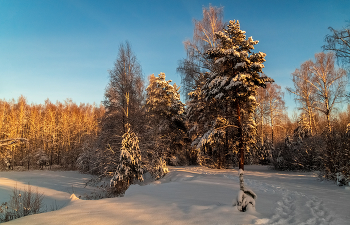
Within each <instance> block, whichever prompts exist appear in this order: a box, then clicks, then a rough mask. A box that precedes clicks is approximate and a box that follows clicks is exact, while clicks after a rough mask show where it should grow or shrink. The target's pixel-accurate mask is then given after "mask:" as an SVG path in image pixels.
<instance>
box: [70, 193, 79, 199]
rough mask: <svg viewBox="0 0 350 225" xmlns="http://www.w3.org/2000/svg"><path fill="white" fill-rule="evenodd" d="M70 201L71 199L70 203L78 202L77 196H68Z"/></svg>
mask: <svg viewBox="0 0 350 225" xmlns="http://www.w3.org/2000/svg"><path fill="white" fill-rule="evenodd" d="M70 199H71V201H77V200H80V199H79V198H78V197H77V196H75V194H72V195H71V196H70Z"/></svg>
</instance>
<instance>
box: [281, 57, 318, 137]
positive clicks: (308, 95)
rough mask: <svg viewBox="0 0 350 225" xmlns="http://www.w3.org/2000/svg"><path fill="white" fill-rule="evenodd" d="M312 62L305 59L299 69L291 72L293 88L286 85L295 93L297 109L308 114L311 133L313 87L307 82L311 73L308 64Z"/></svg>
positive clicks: (313, 102) (313, 105) (310, 77)
mask: <svg viewBox="0 0 350 225" xmlns="http://www.w3.org/2000/svg"><path fill="white" fill-rule="evenodd" d="M311 64H312V62H311V61H306V62H304V63H303V64H302V65H301V66H300V69H296V70H295V71H294V73H292V81H293V84H294V88H291V87H287V88H286V89H287V91H288V92H289V93H291V94H294V95H295V101H296V102H297V103H299V110H302V111H303V112H304V113H305V114H306V115H307V116H308V126H309V129H310V132H311V135H312V134H313V127H314V126H312V125H313V123H312V121H313V116H314V113H313V109H314V107H315V103H316V102H315V101H316V99H315V88H314V86H313V85H312V84H311V83H310V82H309V81H310V80H312V73H311V71H310V66H311Z"/></svg>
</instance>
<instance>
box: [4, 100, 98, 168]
mask: <svg viewBox="0 0 350 225" xmlns="http://www.w3.org/2000/svg"><path fill="white" fill-rule="evenodd" d="M104 111H105V110H104V107H103V106H98V107H97V106H94V105H90V104H80V105H77V104H76V103H74V102H72V101H71V100H66V101H65V102H64V103H62V102H56V104H54V103H52V102H50V101H49V100H46V101H45V104H43V105H41V104H28V103H27V100H26V98H25V97H23V96H20V97H19V98H18V99H17V100H11V101H5V100H0V140H14V141H12V142H7V144H6V145H2V146H0V158H1V159H2V160H1V161H0V168H2V169H4V168H7V169H13V167H15V166H24V167H25V168H27V169H31V168H40V167H44V166H47V167H51V166H52V165H61V166H63V167H67V168H74V167H75V163H76V160H77V158H78V156H79V154H80V152H81V151H82V150H81V149H82V147H83V145H86V144H88V143H89V142H92V141H93V140H94V139H95V138H96V136H97V134H98V133H99V130H100V128H99V125H98V121H99V120H100V118H101V116H102V115H103V114H104ZM19 138H20V139H21V140H19ZM16 140H18V141H16Z"/></svg>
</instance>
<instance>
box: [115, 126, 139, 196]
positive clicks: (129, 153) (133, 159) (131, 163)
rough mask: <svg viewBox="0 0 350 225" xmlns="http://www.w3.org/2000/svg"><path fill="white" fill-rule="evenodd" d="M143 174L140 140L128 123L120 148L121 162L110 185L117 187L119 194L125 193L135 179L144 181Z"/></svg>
mask: <svg viewBox="0 0 350 225" xmlns="http://www.w3.org/2000/svg"><path fill="white" fill-rule="evenodd" d="M142 174H143V169H142V165H141V152H140V148H139V140H138V138H137V136H136V134H135V133H134V132H132V131H131V130H130V125H129V124H127V131H126V133H125V134H124V135H123V141H122V147H121V149H120V158H119V164H118V166H117V170H116V171H115V173H114V175H113V177H112V179H111V181H110V186H111V187H114V188H116V191H117V194H124V192H125V191H126V190H127V189H128V187H129V186H130V185H131V184H132V183H133V182H134V181H135V180H139V181H143V177H142Z"/></svg>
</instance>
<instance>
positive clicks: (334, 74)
mask: <svg viewBox="0 0 350 225" xmlns="http://www.w3.org/2000/svg"><path fill="white" fill-rule="evenodd" d="M309 70H310V71H311V73H312V79H311V80H309V81H308V83H310V84H311V85H312V86H313V87H314V88H315V97H316V102H315V109H317V110H319V111H320V112H322V113H323V114H324V115H325V116H326V118H327V128H328V131H331V124H330V116H331V113H332V111H333V109H334V107H335V105H336V104H337V103H340V102H341V101H342V100H343V97H345V86H346V72H345V70H343V69H336V68H335V67H334V54H333V53H332V52H329V53H327V54H326V53H323V52H321V53H317V54H315V62H312V63H311V64H310V67H309Z"/></svg>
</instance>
